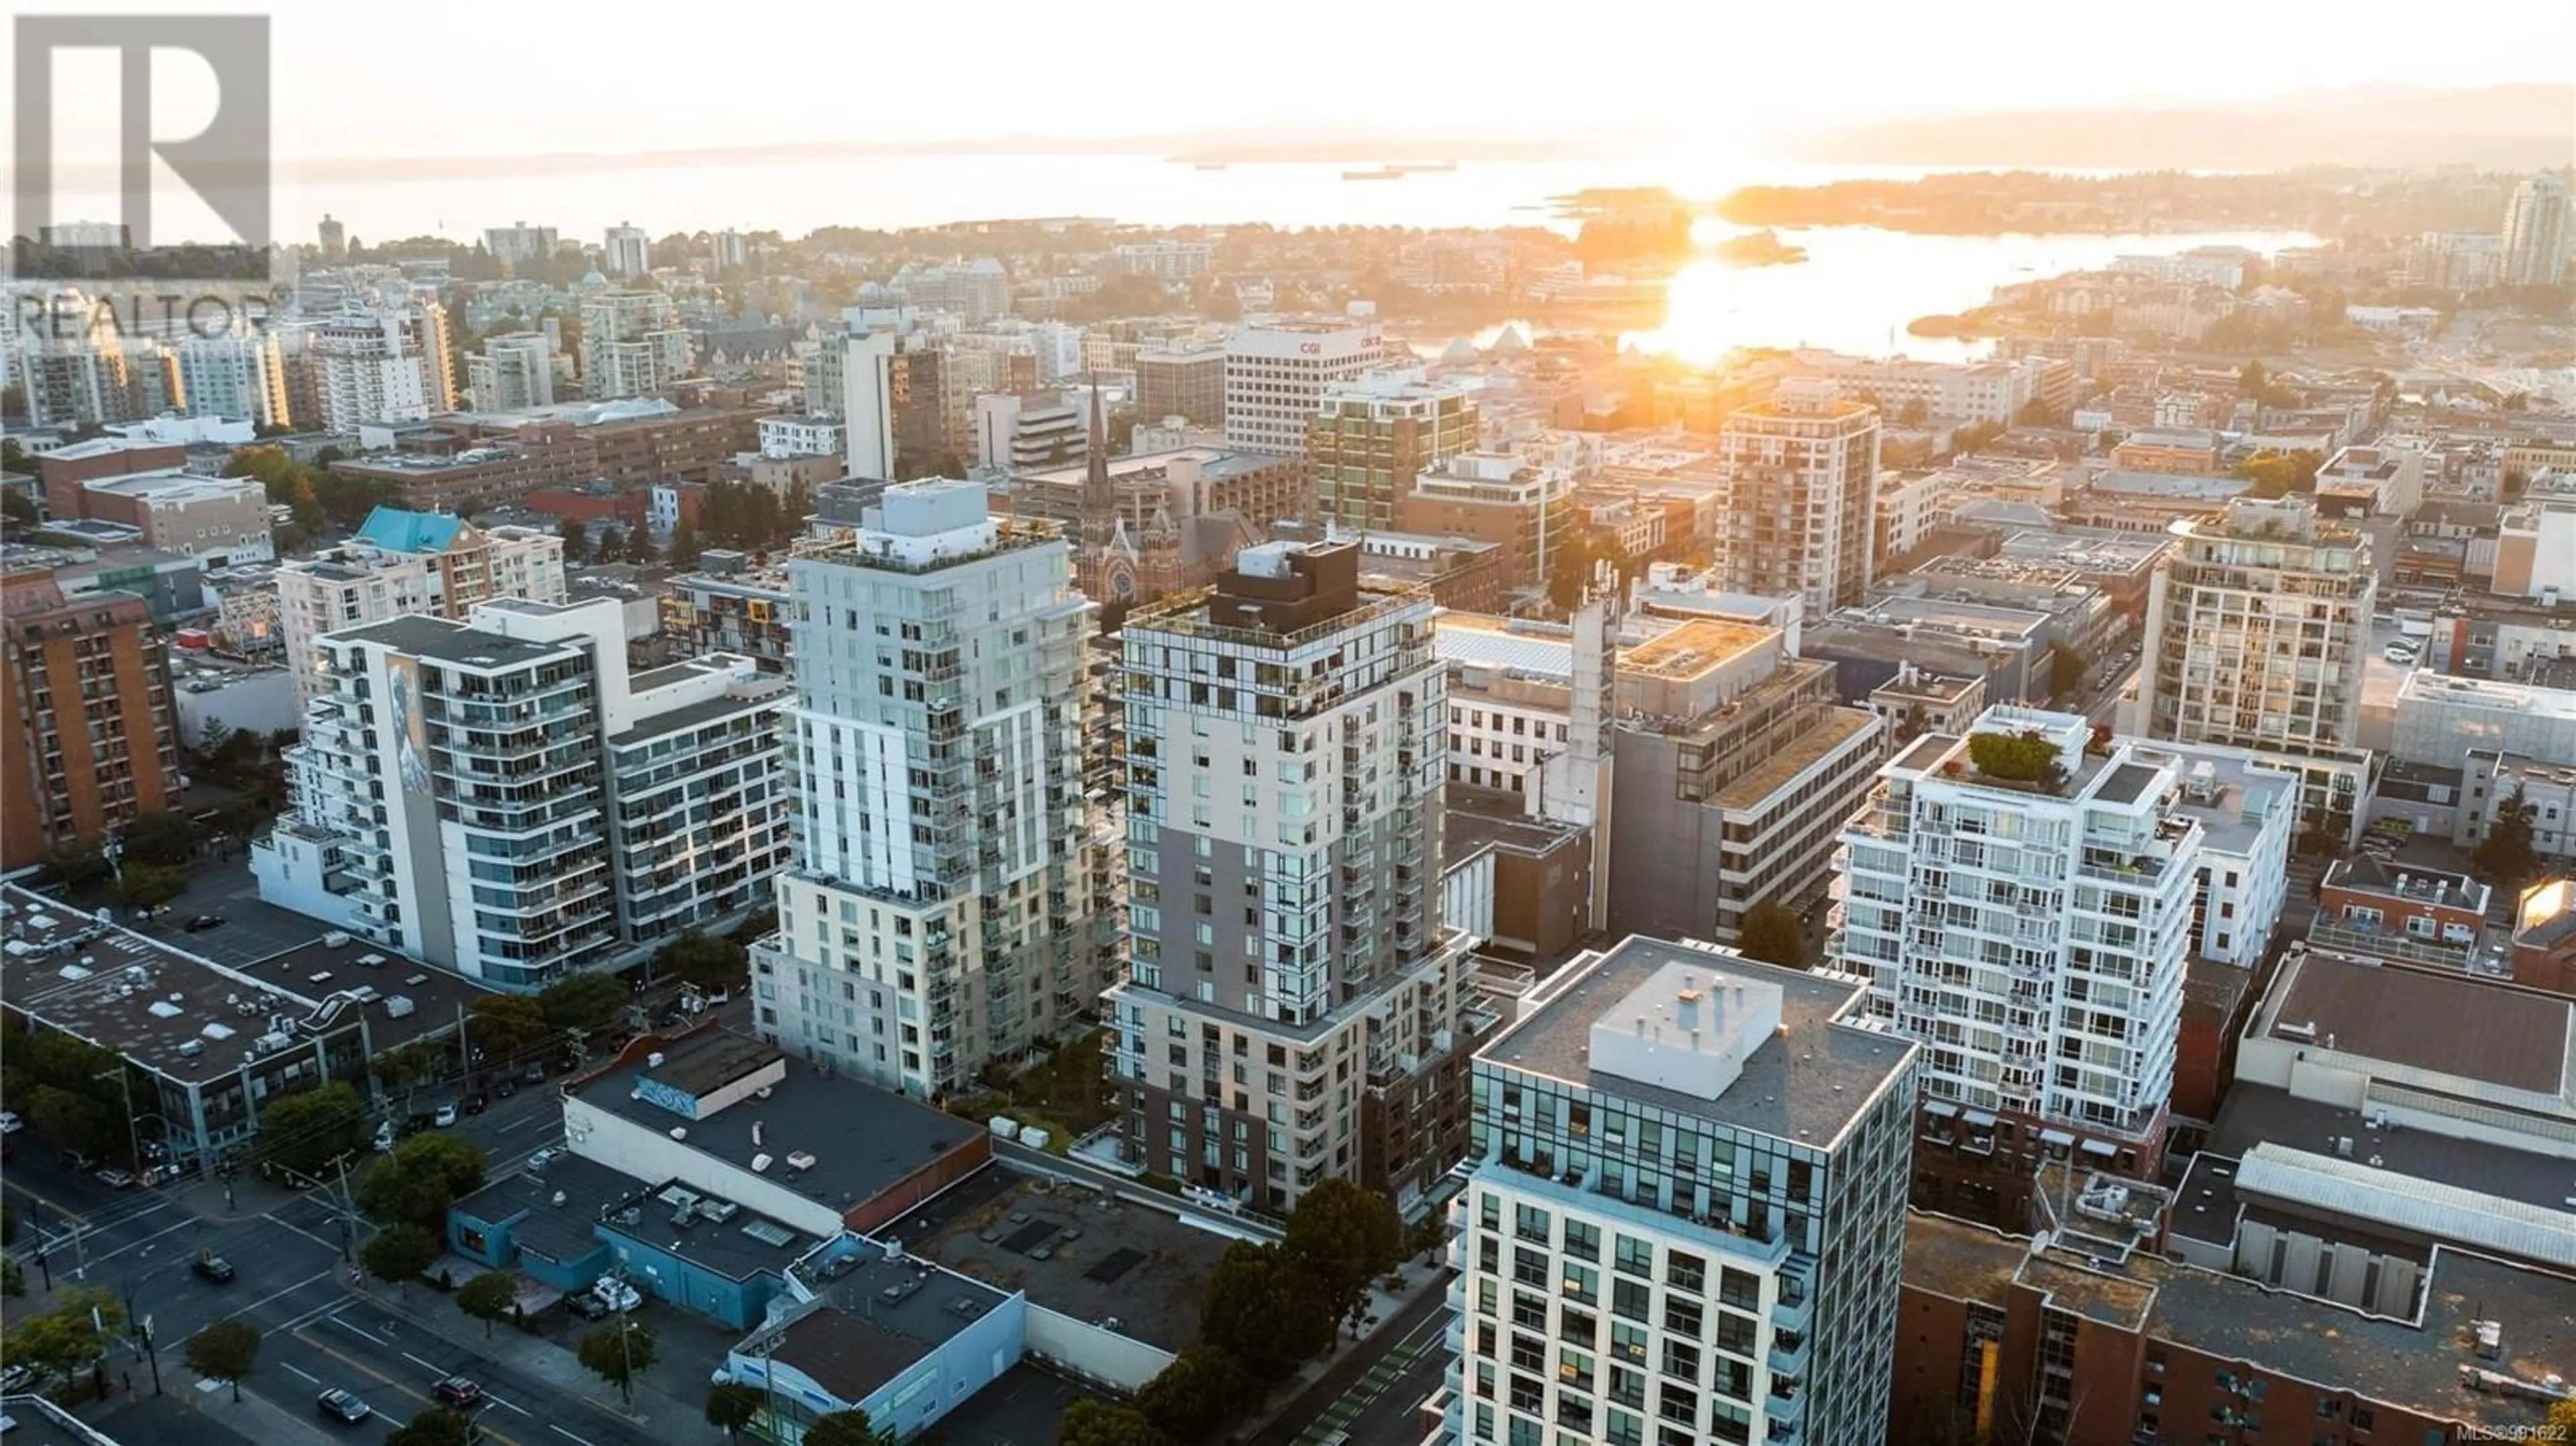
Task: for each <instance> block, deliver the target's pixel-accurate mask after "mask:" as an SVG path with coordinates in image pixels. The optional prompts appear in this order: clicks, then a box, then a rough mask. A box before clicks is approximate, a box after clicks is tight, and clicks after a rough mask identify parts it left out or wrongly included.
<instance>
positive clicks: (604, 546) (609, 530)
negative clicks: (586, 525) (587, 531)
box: [599, 522, 626, 562]
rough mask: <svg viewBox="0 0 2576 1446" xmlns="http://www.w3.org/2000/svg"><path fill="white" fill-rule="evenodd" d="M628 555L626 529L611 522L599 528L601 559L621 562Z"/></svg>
mask: <svg viewBox="0 0 2576 1446" xmlns="http://www.w3.org/2000/svg"><path fill="white" fill-rule="evenodd" d="M625 557H626V529H625V528H623V527H620V526H618V525H617V524H616V523H614V522H612V523H609V524H608V525H607V526H605V527H603V528H601V529H600V530H599V560H600V561H602V562H621V561H623V560H625Z"/></svg>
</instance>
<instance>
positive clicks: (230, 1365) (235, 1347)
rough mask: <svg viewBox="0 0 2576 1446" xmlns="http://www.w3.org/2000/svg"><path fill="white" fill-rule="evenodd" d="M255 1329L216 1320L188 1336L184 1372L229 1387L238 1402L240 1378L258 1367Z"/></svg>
mask: <svg viewBox="0 0 2576 1446" xmlns="http://www.w3.org/2000/svg"><path fill="white" fill-rule="evenodd" d="M259 1340H260V1331H259V1327H257V1326H255V1325H252V1324H251V1323H250V1322H248V1321H246V1320H233V1319H226V1320H219V1321H216V1322H214V1323H213V1324H211V1325H208V1326H206V1327H205V1328H204V1329H202V1330H200V1331H198V1332H197V1333H196V1334H195V1335H192V1336H190V1337H188V1349H187V1353H186V1355H185V1356H184V1357H183V1359H185V1360H186V1361H187V1363H188V1369H189V1370H192V1371H194V1372H196V1373H197V1374H198V1375H200V1376H203V1377H205V1378H206V1379H207V1380H209V1381H221V1382H223V1383H224V1384H225V1385H228V1386H230V1387H232V1388H233V1400H234V1401H235V1402H236V1403H238V1402H239V1401H240V1400H241V1383H242V1377H244V1376H247V1375H249V1374H250V1373H251V1371H252V1370H253V1369H255V1368H256V1367H257V1366H258V1365H259Z"/></svg>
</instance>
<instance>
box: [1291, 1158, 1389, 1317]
mask: <svg viewBox="0 0 2576 1446" xmlns="http://www.w3.org/2000/svg"><path fill="white" fill-rule="evenodd" d="M1280 1248H1281V1249H1282V1250H1284V1251H1285V1252H1286V1253H1287V1255H1288V1258H1289V1260H1290V1261H1291V1262H1293V1263H1294V1264H1295V1265H1296V1266H1297V1267H1298V1268H1299V1269H1300V1270H1303V1271H1304V1272H1305V1273H1306V1275H1307V1276H1308V1278H1310V1279H1312V1280H1313V1281H1314V1282H1315V1285H1316V1287H1317V1289H1318V1290H1320V1291H1321V1292H1322V1294H1323V1298H1324V1304H1325V1307H1326V1309H1327V1310H1328V1311H1329V1312H1330V1313H1331V1315H1332V1317H1333V1318H1334V1319H1336V1320H1342V1319H1348V1320H1350V1321H1351V1322H1352V1323H1353V1324H1357V1323H1358V1320H1359V1314H1360V1311H1361V1310H1362V1309H1363V1307H1364V1306H1365V1303H1366V1301H1367V1299H1368V1288H1369V1282H1371V1281H1373V1280H1375V1279H1377V1278H1378V1277H1379V1276H1381V1275H1384V1274H1385V1273H1386V1272H1387V1271H1388V1270H1390V1269H1392V1268H1393V1267H1394V1265H1395V1263H1396V1261H1397V1260H1399V1259H1401V1258H1402V1256H1403V1253H1404V1225H1403V1222H1402V1221H1401V1220H1399V1219H1398V1218H1397V1216H1396V1213H1395V1206H1394V1204H1393V1203H1392V1202H1390V1201H1389V1200H1388V1199H1387V1198H1386V1197H1385V1196H1383V1195H1379V1194H1375V1193H1373V1192H1371V1191H1368V1190H1363V1189H1361V1188H1360V1187H1359V1186H1357V1185H1355V1184H1353V1183H1351V1182H1350V1181H1348V1180H1344V1179H1339V1178H1335V1179H1329V1180H1326V1181H1324V1182H1323V1183H1321V1184H1319V1185H1317V1186H1316V1187H1315V1188H1314V1189H1312V1190H1309V1191H1307V1192H1306V1193H1305V1195H1304V1196H1303V1197H1302V1198H1301V1199H1299V1200H1298V1202H1297V1208H1296V1209H1294V1210H1292V1211H1290V1212H1289V1213H1288V1228H1287V1230H1286V1232H1285V1233H1284V1234H1283V1235H1282V1236H1281V1238H1280Z"/></svg>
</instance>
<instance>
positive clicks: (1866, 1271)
mask: <svg viewBox="0 0 2576 1446" xmlns="http://www.w3.org/2000/svg"><path fill="white" fill-rule="evenodd" d="M1857 994H1858V991H1856V990H1855V989H1854V988H1853V987H1852V986H1851V984H1850V982H1849V981H1847V980H1839V979H1835V978H1832V977H1829V976H1823V975H1814V974H1805V973H1801V972H1799V971H1797V970H1793V969H1782V968H1777V967H1774V966H1771V965H1767V964H1760V963H1756V962H1754V961H1752V960H1748V959H1744V958H1740V957H1738V956H1737V955H1735V954H1734V953H1733V952H1731V951H1728V950H1723V949H1718V948H1714V947H1711V946H1708V945H1701V944H1674V943H1666V942H1663V941H1661V940H1655V939H1646V938H1637V937H1631V938H1629V939H1628V940H1627V941H1626V942H1624V943H1621V944H1619V945H1617V946H1616V947H1614V948H1612V949H1611V950H1609V951H1608V952H1607V953H1605V954H1601V955H1597V956H1592V957H1588V958H1584V959H1579V960H1577V961H1576V962H1575V963H1573V964H1569V965H1568V966H1566V968H1565V969H1563V970H1562V971H1560V972H1559V973H1557V974H1556V975H1554V976H1552V977H1551V978H1549V979H1548V980H1547V981H1546V982H1544V983H1543V984H1541V985H1540V986H1539V987H1538V988H1537V990H1536V991H1535V992H1534V993H1533V994H1531V995H1530V996H1529V997H1528V998H1527V999H1526V1000H1525V1001H1524V1002H1523V1004H1522V1006H1521V1009H1520V1015H1519V1018H1518V1019H1517V1021H1516V1022H1514V1023H1513V1024H1512V1025H1510V1026H1509V1027H1508V1028H1506V1029H1504V1030H1503V1031H1502V1032H1501V1033H1500V1034H1498V1035H1496V1036H1495V1037H1494V1038H1493V1039H1492V1040H1491V1041H1489V1042H1488V1043H1487V1044H1486V1045H1485V1046H1484V1047H1482V1048H1481V1049H1479V1050H1478V1051H1477V1053H1476V1059H1475V1075H1474V1093H1475V1105H1474V1110H1475V1121H1474V1130H1473V1144H1472V1153H1471V1156H1470V1158H1471V1159H1472V1161H1473V1162H1474V1163H1473V1166H1472V1173H1470V1174H1469V1176H1468V1178H1467V1183H1466V1185H1465V1188H1464V1189H1463V1190H1462V1191H1461V1193H1460V1195H1459V1197H1458V1200H1457V1203H1456V1204H1455V1205H1453V1206H1452V1208H1451V1218H1452V1219H1453V1220H1455V1221H1456V1222H1457V1224H1458V1225H1459V1227H1460V1232H1461V1233H1460V1234H1459V1236H1458V1238H1457V1239H1456V1240H1455V1241H1454V1242H1453V1243H1452V1245H1451V1247H1450V1259H1451V1263H1452V1264H1454V1265H1455V1266H1456V1267H1457V1268H1458V1269H1459V1271H1460V1272H1461V1274H1460V1276H1459V1278H1458V1279H1456V1280H1454V1281H1452V1282H1451V1284H1450V1295H1449V1299H1450V1302H1451V1305H1452V1308H1453V1310H1454V1312H1455V1314H1454V1315H1453V1316H1452V1318H1451V1322H1450V1326H1449V1343H1450V1347H1451V1349H1453V1350H1455V1351H1456V1352H1457V1355H1458V1364H1457V1367H1456V1369H1455V1372H1454V1374H1452V1376H1451V1377H1450V1380H1449V1385H1448V1389H1447V1390H1446V1391H1445V1392H1444V1393H1443V1395H1442V1396H1441V1397H1437V1398H1435V1401H1436V1402H1437V1404H1438V1405H1439V1406H1441V1407H1442V1409H1443V1412H1444V1416H1445V1419H1446V1422H1447V1424H1448V1429H1449V1432H1450V1439H1454V1440H1457V1441H1460V1442H1464V1443H1470V1446H1504V1443H1509V1442H1557V1443H1569V1442H1580V1443H1584V1446H1596V1443H1601V1446H1606V1443H1614V1442H1615V1443H1624V1446H1646V1443H1649V1442H1652V1443H1658V1446H1665V1443H1672V1446H1679V1443H1690V1446H1697V1443H1701V1442H1711V1441H1733V1442H1770V1443H1796V1442H1809V1441H1813V1442H1833V1443H1847V1442H1878V1441H1885V1440H1889V1439H1891V1438H1890V1437H1889V1435H1888V1432H1887V1400H1888V1369H1887V1366H1888V1360H1889V1357H1890V1356H1891V1354H1892V1353H1893V1352H1894V1350H1895V1349H1896V1338H1897V1336H1898V1334H1899V1327H1898V1313H1897V1298H1898V1289H1899V1283H1900V1268H1901V1264H1902V1261H1903V1255H1904V1244H1905V1222H1906V1210H1905V1184H1906V1171H1907V1160H1908V1155H1909V1146H1910V1144H1911V1140H1912V1135H1913V1130H1912V1116H1913V1100H1914V1070H1915V1062H1916V1058H1917V1054H1918V1049H1917V1046H1916V1045H1915V1044H1913V1043H1912V1042H1911V1041H1908V1040H1904V1039H1900V1038H1896V1037H1893V1036H1890V1035H1887V1034H1883V1033H1878V1032H1874V1031H1871V1030H1867V1029H1862V1028H1856V1027H1855V1026H1854V1024H1853V1022H1852V1015H1853V1014H1854V1012H1855V1009H1854V1006H1855V1002H1856V998H1857ZM1908 1328H1909V1329H1910V1327H1908Z"/></svg>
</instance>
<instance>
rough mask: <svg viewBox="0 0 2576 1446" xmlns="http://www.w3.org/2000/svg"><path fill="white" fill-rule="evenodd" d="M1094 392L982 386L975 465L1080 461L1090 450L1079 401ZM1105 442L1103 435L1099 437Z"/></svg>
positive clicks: (1025, 467)
mask: <svg viewBox="0 0 2576 1446" xmlns="http://www.w3.org/2000/svg"><path fill="white" fill-rule="evenodd" d="M1094 394H1096V393H1092V392H1090V391H1089V390H1088V389H1076V390H1072V391H1067V392H1062V393H1045V392H1038V393H1020V392H986V393H984V394H983V395H982V396H979V397H977V398H976V399H975V465H977V466H979V467H992V468H998V469H1000V470H1002V471H1005V472H1027V471H1034V470H1036V469H1038V468H1041V467H1065V466H1077V465H1082V464H1084V463H1085V462H1086V461H1087V460H1088V458H1089V457H1090V455H1091V437H1090V433H1089V432H1088V431H1086V430H1085V423H1084V420H1083V402H1084V400H1086V399H1087V397H1088V396H1090V395H1094ZM1102 444H1103V445H1104V446H1106V445H1107V439H1106V438H1103V439H1102Z"/></svg>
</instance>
